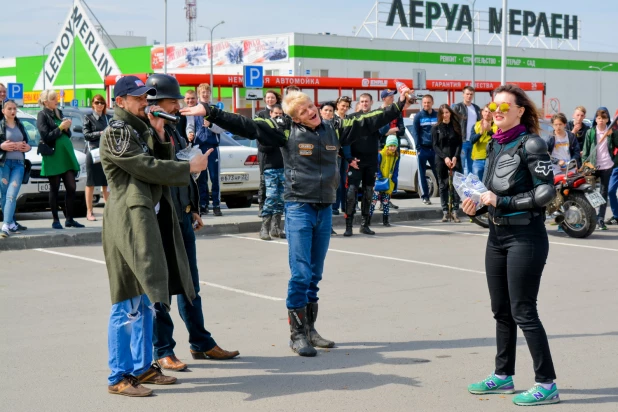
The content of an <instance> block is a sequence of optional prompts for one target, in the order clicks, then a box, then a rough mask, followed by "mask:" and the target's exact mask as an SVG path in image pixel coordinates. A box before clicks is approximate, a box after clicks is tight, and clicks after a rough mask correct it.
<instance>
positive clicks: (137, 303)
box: [107, 295, 154, 385]
mask: <svg viewBox="0 0 618 412" xmlns="http://www.w3.org/2000/svg"><path fill="white" fill-rule="evenodd" d="M153 318H154V315H153V309H152V306H151V304H150V300H149V299H148V296H146V295H140V296H135V297H133V298H131V299H127V300H123V301H122V302H118V303H115V304H113V305H112V310H111V312H110V314H109V326H108V330H107V348H108V351H109V360H108V364H109V368H110V369H111V371H112V372H111V373H110V375H109V377H108V378H107V384H108V385H115V384H117V383H118V382H120V381H121V380H122V379H123V378H124V375H133V376H139V375H141V374H142V373H144V372H146V371H147V370H148V369H149V368H150V365H151V364H152V320H153Z"/></svg>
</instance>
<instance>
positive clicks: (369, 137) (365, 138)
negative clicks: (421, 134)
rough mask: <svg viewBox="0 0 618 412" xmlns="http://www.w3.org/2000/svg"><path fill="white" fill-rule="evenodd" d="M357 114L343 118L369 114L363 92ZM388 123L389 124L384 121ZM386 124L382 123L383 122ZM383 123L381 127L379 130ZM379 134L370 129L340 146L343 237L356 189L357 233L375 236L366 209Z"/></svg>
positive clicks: (349, 230)
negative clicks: (345, 168) (345, 169)
mask: <svg viewBox="0 0 618 412" xmlns="http://www.w3.org/2000/svg"><path fill="white" fill-rule="evenodd" d="M358 104H359V108H360V111H359V112H357V113H353V114H351V115H349V116H347V117H349V118H354V117H358V116H360V115H362V114H366V113H369V112H370V111H371V105H372V104H373V98H372V97H371V95H370V94H369V93H363V94H361V95H360V97H359V99H358ZM388 123H390V122H388ZM385 124H386V123H385ZM385 124H381V125H380V127H382V126H384V125H385ZM380 137H381V135H380V131H379V130H374V131H372V132H371V133H368V134H364V135H361V136H358V138H357V139H355V140H354V142H353V143H352V144H351V145H349V146H343V156H344V157H345V159H346V161H347V162H348V164H349V167H348V182H347V186H348V187H347V189H348V190H347V193H346V211H345V232H344V233H343V236H352V227H353V225H354V213H355V212H356V204H357V198H358V191H359V189H360V190H361V191H362V194H363V196H362V200H361V216H362V220H361V227H360V233H363V234H366V235H375V232H374V231H373V230H371V229H370V228H369V225H370V224H371V216H370V213H369V209H370V207H371V200H372V199H373V186H374V185H375V183H376V173H378V156H377V153H378V152H379V151H380Z"/></svg>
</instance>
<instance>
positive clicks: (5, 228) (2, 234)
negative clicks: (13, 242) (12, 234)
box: [0, 225, 9, 238]
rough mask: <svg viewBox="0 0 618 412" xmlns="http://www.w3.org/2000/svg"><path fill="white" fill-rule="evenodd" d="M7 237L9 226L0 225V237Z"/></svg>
mask: <svg viewBox="0 0 618 412" xmlns="http://www.w3.org/2000/svg"><path fill="white" fill-rule="evenodd" d="M6 237H9V226H8V225H2V231H1V232H0V238H6Z"/></svg>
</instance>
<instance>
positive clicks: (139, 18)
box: [0, 0, 618, 57]
mask: <svg viewBox="0 0 618 412" xmlns="http://www.w3.org/2000/svg"><path fill="white" fill-rule="evenodd" d="M383 1H385V0H383ZM87 2H88V5H89V6H90V8H91V9H92V10H93V11H94V12H95V14H96V15H97V17H98V19H99V20H100V21H101V22H102V23H103V25H104V27H105V28H106V29H107V31H108V32H109V33H110V34H125V33H126V32H127V31H132V32H133V33H134V34H135V35H137V36H146V37H147V38H148V42H149V44H152V41H153V40H158V41H160V42H161V43H162V42H163V0H148V1H146V0H104V1H101V0H98V1H95V0H89V1H88V0H87ZM447 2H448V3H449V4H454V3H459V4H464V3H465V2H466V0H448V1H447ZM3 3H4V4H3V6H2V9H1V10H2V15H3V17H4V18H3V22H2V33H3V34H5V36H3V37H4V41H3V42H2V45H1V46H0V57H14V56H27V55H35V54H40V53H41V46H39V45H37V44H36V42H39V43H43V44H45V43H47V42H49V41H53V40H55V38H56V36H57V34H58V32H59V30H60V26H59V24H60V23H61V22H63V21H64V19H65V18H66V15H67V13H68V10H69V8H70V7H71V5H72V3H73V2H72V1H71V0H55V1H54V2H51V1H49V0H22V1H10V2H3ZM6 3H8V4H6ZM404 3H408V0H404ZM509 3H510V4H509V8H517V9H520V10H530V11H534V12H537V13H538V12H546V13H552V12H553V13H563V14H570V15H573V14H577V15H578V16H579V18H580V19H581V20H582V21H583V34H582V43H581V50H586V51H608V52H618V43H617V42H616V41H615V40H612V39H614V38H615V24H616V23H615V22H617V21H618V1H614V0H611V1H610V0H605V1H600V0H589V1H586V2H583V1H575V0H562V1H560V2H559V3H558V2H556V3H554V2H550V1H542V2H541V1H538V0H536V1H535V0H518V1H514V0H511V1H510V2H509ZM129 4H130V7H127V5H129ZM373 4H374V1H373V0H353V1H350V0H338V1H333V0H313V1H311V0H305V1H296V0H268V1H249V0H242V1H240V0H225V1H221V0H216V1H215V0H197V5H198V12H197V16H198V24H201V25H205V26H208V25H210V24H213V23H214V24H216V23H217V22H219V21H221V20H225V22H226V23H225V24H224V25H222V26H220V27H218V28H217V29H216V31H215V38H220V37H227V38H231V37H239V36H249V35H259V34H274V33H284V32H300V33H318V32H331V33H333V34H339V35H352V33H353V28H354V26H357V27H358V26H360V25H361V23H362V22H363V20H364V19H365V17H366V16H367V14H368V13H369V11H370V10H371V8H372V6H373ZM541 4H542V5H541ZM584 4H585V7H584V6H583V5H584ZM489 7H496V8H501V7H502V1H501V0H477V1H476V8H477V9H480V10H487V9H488V8H489ZM7 33H10V34H11V35H10V36H6V34H7ZM208 36H209V33H208V31H207V30H205V29H201V28H198V39H206V38H207V37H208ZM8 39H10V40H8ZM186 39H187V27H186V23H185V11H184V0H168V42H169V43H173V42H181V41H186Z"/></svg>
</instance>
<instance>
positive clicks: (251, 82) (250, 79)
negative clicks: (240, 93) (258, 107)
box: [242, 66, 264, 89]
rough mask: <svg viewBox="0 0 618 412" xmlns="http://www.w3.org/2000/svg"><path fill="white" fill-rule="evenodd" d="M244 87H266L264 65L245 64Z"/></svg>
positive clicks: (243, 71)
mask: <svg viewBox="0 0 618 412" xmlns="http://www.w3.org/2000/svg"><path fill="white" fill-rule="evenodd" d="M242 73H243V77H242V82H243V87H246V88H252V89H261V88H262V87H264V67H262V66H243V70H242Z"/></svg>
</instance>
